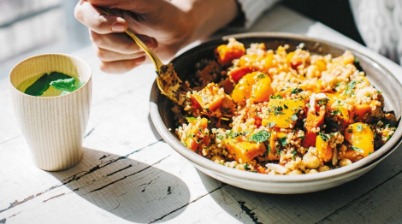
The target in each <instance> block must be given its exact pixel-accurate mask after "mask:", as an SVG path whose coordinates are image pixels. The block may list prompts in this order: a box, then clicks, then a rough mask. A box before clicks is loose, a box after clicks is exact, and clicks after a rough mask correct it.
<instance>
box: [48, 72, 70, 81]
mask: <svg viewBox="0 0 402 224" xmlns="http://www.w3.org/2000/svg"><path fill="white" fill-rule="evenodd" d="M69 78H72V77H71V76H69V75H66V74H64V73H61V72H51V73H49V74H48V79H49V80H50V82H51V81H56V80H60V79H69Z"/></svg>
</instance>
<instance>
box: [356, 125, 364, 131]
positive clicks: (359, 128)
mask: <svg viewBox="0 0 402 224" xmlns="http://www.w3.org/2000/svg"><path fill="white" fill-rule="evenodd" d="M356 130H357V131H358V132H361V131H363V126H362V125H361V124H358V125H356Z"/></svg>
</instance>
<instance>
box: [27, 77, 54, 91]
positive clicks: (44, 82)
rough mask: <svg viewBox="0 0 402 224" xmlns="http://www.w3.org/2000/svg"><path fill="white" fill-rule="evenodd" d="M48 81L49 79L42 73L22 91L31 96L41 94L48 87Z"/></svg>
mask: <svg viewBox="0 0 402 224" xmlns="http://www.w3.org/2000/svg"><path fill="white" fill-rule="evenodd" d="M49 83H50V81H49V80H48V78H47V74H44V75H42V76H41V77H40V78H39V79H38V80H36V81H35V82H34V83H33V84H32V85H31V86H29V87H28V88H27V89H26V90H25V92H24V93H26V94H28V95H31V96H41V95H42V94H43V92H45V91H46V90H47V89H49Z"/></svg>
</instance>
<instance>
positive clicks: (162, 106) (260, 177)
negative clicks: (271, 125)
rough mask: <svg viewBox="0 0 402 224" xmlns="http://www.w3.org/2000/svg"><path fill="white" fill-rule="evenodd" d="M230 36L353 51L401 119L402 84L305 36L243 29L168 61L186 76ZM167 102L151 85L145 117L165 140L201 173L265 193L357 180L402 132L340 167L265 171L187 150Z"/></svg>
mask: <svg viewBox="0 0 402 224" xmlns="http://www.w3.org/2000/svg"><path fill="white" fill-rule="evenodd" d="M231 37H233V38H236V39H237V40H238V41H240V42H242V43H244V44H245V45H246V46H248V45H249V44H251V43H260V42H264V43H265V44H266V46H267V48H268V49H276V48H277V47H278V46H280V45H285V44H287V45H289V47H290V48H289V49H290V50H294V49H295V48H296V47H298V46H300V44H303V48H304V49H307V50H309V51H310V52H312V53H315V54H324V55H325V54H331V55H333V56H339V55H341V54H342V53H343V52H344V51H345V50H349V51H351V52H352V53H353V54H354V55H355V57H356V58H357V60H359V62H360V65H361V67H362V69H363V71H365V72H366V74H367V77H368V79H369V80H370V81H371V83H372V84H373V85H374V86H375V87H376V88H377V89H379V90H380V91H382V92H383V95H384V102H385V110H387V111H390V110H392V111H394V112H395V115H396V117H397V118H398V120H399V119H400V117H401V114H402V96H401V95H400V94H395V93H397V92H398V91H399V90H400V89H402V85H401V84H400V83H399V81H398V80H397V79H396V78H395V77H394V76H393V74H391V73H390V72H389V71H388V70H387V69H386V68H385V67H384V66H382V65H380V64H379V63H377V62H375V61H374V60H372V59H371V58H370V57H369V56H367V55H365V54H362V53H360V52H358V51H356V50H353V49H349V48H347V47H345V46H342V45H339V44H335V43H331V42H328V41H325V40H320V39H316V38H311V37H307V36H302V35H295V34H287V33H245V34H237V35H231V36H225V37H222V38H221V39H215V40H211V41H208V42H205V43H203V44H201V45H199V46H197V47H195V48H192V49H190V50H188V51H186V52H184V53H183V54H181V55H179V56H178V57H176V58H175V59H174V60H173V61H172V63H173V65H174V68H175V70H176V71H177V73H178V74H179V75H180V77H181V78H182V79H183V80H185V79H186V77H189V76H191V75H193V74H195V68H194V64H195V63H196V62H198V61H200V60H201V59H205V58H212V57H213V54H214V49H215V48H216V47H217V46H218V45H220V44H223V43H227V41H228V39H229V38H231ZM172 105H173V104H172V102H170V101H169V100H168V99H167V98H166V97H164V96H162V95H161V94H160V92H159V90H158V88H157V86H156V84H155V83H154V85H153V87H152V90H151V99H150V115H151V119H152V121H153V123H154V125H155V128H156V130H157V131H158V132H159V134H160V135H161V137H162V138H163V139H164V140H165V141H166V143H168V144H169V145H170V146H171V147H172V148H173V149H175V150H176V151H177V152H178V153H179V154H181V155H182V156H184V157H185V158H186V159H188V160H189V161H190V162H192V163H193V164H194V166H195V167H196V168H197V169H198V170H200V171H201V172H203V173H205V174H207V175H209V176H211V177H213V178H215V179H217V180H220V181H222V182H225V183H227V184H230V185H233V186H237V187H240V188H243V189H247V190H252V191H257V192H264V193H277V194H296V193H307V192H314V191H319V190H324V189H328V188H331V187H335V186H338V185H341V184H343V183H346V182H348V181H351V180H353V179H356V178H357V177H359V176H361V175H363V174H365V173H367V172H368V171H369V170H371V169H372V168H374V167H375V166H376V165H378V164H379V163H380V162H381V161H382V160H383V159H385V158H386V157H387V156H389V155H390V154H391V153H392V152H393V151H394V150H395V149H397V148H398V146H399V144H400V142H401V136H402V127H401V126H400V124H398V127H397V129H396V131H395V133H394V135H393V136H392V137H391V138H390V139H389V141H388V142H387V143H386V144H385V145H384V146H382V147H381V148H379V149H378V150H376V151H375V152H374V153H372V154H371V155H370V156H368V157H366V158H364V159H361V160H359V161H357V162H355V163H353V164H351V165H348V166H345V167H341V168H337V169H333V170H329V171H325V172H320V173H315V174H305V175H292V176H287V175H285V176H281V175H264V174H258V173H251V172H246V171H241V170H236V169H232V168H229V167H226V166H223V165H220V164H217V163H214V162H212V161H210V160H209V159H207V158H204V157H202V156H200V155H198V154H196V153H195V152H193V151H191V150H188V149H187V148H186V147H185V146H184V145H182V143H181V142H180V141H179V140H178V139H177V137H176V136H175V134H174V130H175V126H174V121H173V117H174V116H173V114H172V112H171V110H170V109H169V108H172Z"/></svg>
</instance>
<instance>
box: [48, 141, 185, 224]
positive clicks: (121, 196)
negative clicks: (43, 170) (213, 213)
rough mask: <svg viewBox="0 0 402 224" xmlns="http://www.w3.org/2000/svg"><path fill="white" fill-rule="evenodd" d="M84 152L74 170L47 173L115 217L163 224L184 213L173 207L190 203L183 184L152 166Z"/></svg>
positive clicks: (86, 150) (94, 151)
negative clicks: (160, 221)
mask: <svg viewBox="0 0 402 224" xmlns="http://www.w3.org/2000/svg"><path fill="white" fill-rule="evenodd" d="M84 152H85V153H84V157H83V159H82V161H81V162H80V163H79V164H78V165H76V166H75V167H73V168H71V169H69V170H66V171H62V172H54V173H50V174H52V175H53V176H54V177H56V178H57V179H59V180H60V181H61V182H62V183H63V185H65V186H66V187H68V188H70V189H71V190H72V191H73V192H74V193H76V194H77V195H79V196H81V197H82V198H83V199H85V200H87V201H89V202H91V203H92V204H94V205H96V206H97V207H99V208H101V209H103V210H105V211H107V212H110V213H112V214H114V215H116V216H118V217H121V218H123V219H125V220H128V221H132V222H140V223H149V222H157V221H159V220H161V219H164V221H166V220H167V219H169V218H174V217H175V216H177V215H179V214H180V213H181V212H180V211H183V210H180V209H179V210H175V208H174V207H173V206H172V205H177V206H181V205H182V206H185V205H186V204H188V202H189V200H190V192H189V189H188V187H187V185H186V184H185V183H183V182H182V181H181V180H180V179H179V178H177V177H176V176H174V175H171V174H169V173H167V172H165V171H163V170H160V169H158V168H155V167H154V166H153V164H145V163H142V162H139V161H136V160H132V159H130V158H128V157H126V156H118V155H114V154H109V153H105V152H102V151H97V150H93V149H88V148H87V149H85V150H84ZM155 163H157V162H155ZM171 213H172V214H171ZM165 216H168V217H165Z"/></svg>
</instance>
